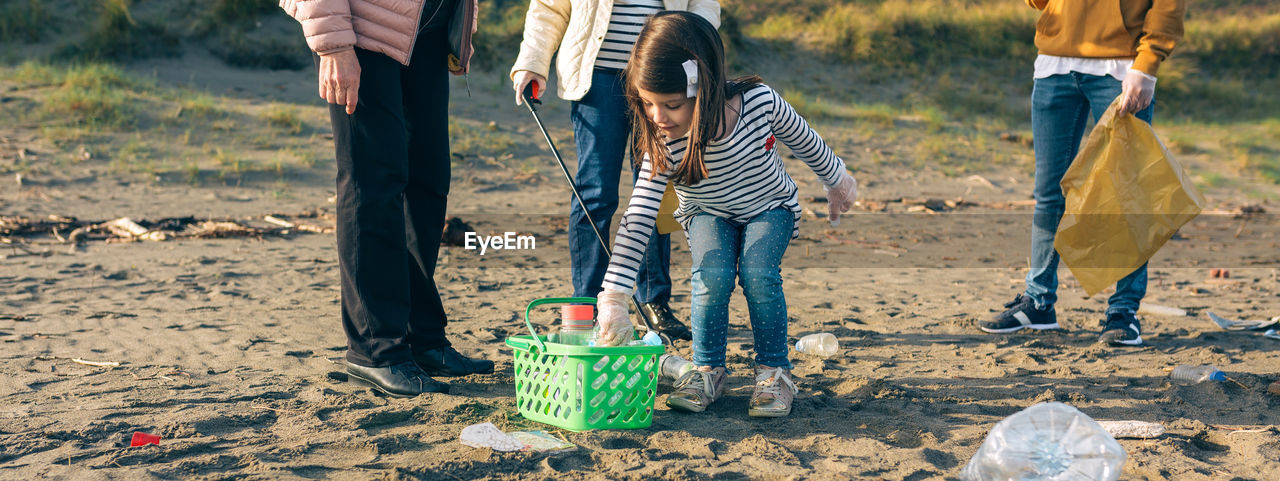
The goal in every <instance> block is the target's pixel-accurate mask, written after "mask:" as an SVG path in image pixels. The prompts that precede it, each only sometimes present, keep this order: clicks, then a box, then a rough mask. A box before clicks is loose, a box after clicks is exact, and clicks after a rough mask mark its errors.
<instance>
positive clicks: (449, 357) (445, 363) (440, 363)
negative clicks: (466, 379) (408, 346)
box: [413, 346, 493, 376]
mask: <svg viewBox="0 0 1280 481" xmlns="http://www.w3.org/2000/svg"><path fill="white" fill-rule="evenodd" d="M413 360H414V361H417V362H418V365H419V366H422V369H425V370H426V371H427V372H429V373H431V375H432V376H466V375H470V374H489V373H491V372H493V361H490V360H488V359H471V358H469V357H467V356H463V355H462V353H460V352H458V351H457V350H456V349H454V348H453V346H445V347H439V348H435V349H429V350H426V351H415V352H414V353H413Z"/></svg>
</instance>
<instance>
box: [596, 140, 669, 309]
mask: <svg viewBox="0 0 1280 481" xmlns="http://www.w3.org/2000/svg"><path fill="white" fill-rule="evenodd" d="M652 171H653V163H652V162H650V161H649V156H648V155H645V156H644V160H643V161H641V164H640V178H639V179H636V185H635V188H634V189H633V190H632V191H631V200H630V201H629V202H628V203H627V210H626V212H624V213H623V214H622V222H621V223H619V224H618V234H617V235H616V236H615V237H614V240H613V256H612V257H610V258H609V269H608V270H607V271H605V274H604V283H603V287H604V288H605V289H608V290H615V291H623V292H626V293H627V295H628V296H629V295H632V294H633V293H634V292H635V285H636V273H637V272H638V271H639V270H640V262H641V259H643V258H644V250H645V248H646V247H648V245H649V237H650V236H652V235H653V229H654V224H656V223H657V219H658V206H659V205H661V204H662V193H663V192H664V191H666V189H667V174H666V173H661V174H658V175H655V176H653V178H652V179H650V178H649V174H650V172H652Z"/></svg>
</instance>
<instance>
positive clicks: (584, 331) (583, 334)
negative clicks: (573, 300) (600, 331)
mask: <svg viewBox="0 0 1280 481" xmlns="http://www.w3.org/2000/svg"><path fill="white" fill-rule="evenodd" d="M595 315H596V313H595V306H592V305H589V304H588V305H581V306H575V305H565V306H560V333H559V335H558V336H557V337H556V342H559V343H561V344H572V345H575V346H585V345H587V342H588V341H590V340H591V326H592V324H593V322H594V320H595Z"/></svg>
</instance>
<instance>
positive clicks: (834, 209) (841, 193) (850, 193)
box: [823, 171, 858, 226]
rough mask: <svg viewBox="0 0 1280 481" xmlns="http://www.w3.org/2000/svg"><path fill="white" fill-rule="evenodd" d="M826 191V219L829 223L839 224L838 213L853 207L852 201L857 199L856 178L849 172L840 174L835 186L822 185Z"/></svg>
mask: <svg viewBox="0 0 1280 481" xmlns="http://www.w3.org/2000/svg"><path fill="white" fill-rule="evenodd" d="M823 189H826V191H827V208H828V209H830V210H829V213H828V215H827V219H828V220H830V221H831V225H833V226H836V225H840V214H842V213H845V212H849V209H851V208H853V201H855V200H857V199H858V180H857V179H854V178H853V176H852V175H849V172H847V171H846V172H844V173H842V174H840V182H839V183H837V184H836V186H835V187H826V186H823Z"/></svg>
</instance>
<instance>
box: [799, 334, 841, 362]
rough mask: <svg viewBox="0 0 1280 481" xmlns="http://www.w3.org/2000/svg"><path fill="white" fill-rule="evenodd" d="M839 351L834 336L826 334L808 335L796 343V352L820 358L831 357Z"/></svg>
mask: <svg viewBox="0 0 1280 481" xmlns="http://www.w3.org/2000/svg"><path fill="white" fill-rule="evenodd" d="M839 350H840V342H839V341H838V340H836V336H835V335H833V334H831V333H828V332H823V333H818V334H810V335H807V336H804V337H802V338H800V340H799V341H796V352H802V353H805V354H812V355H815V356H821V357H831V356H834V355H836V352H838V351H839Z"/></svg>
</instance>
